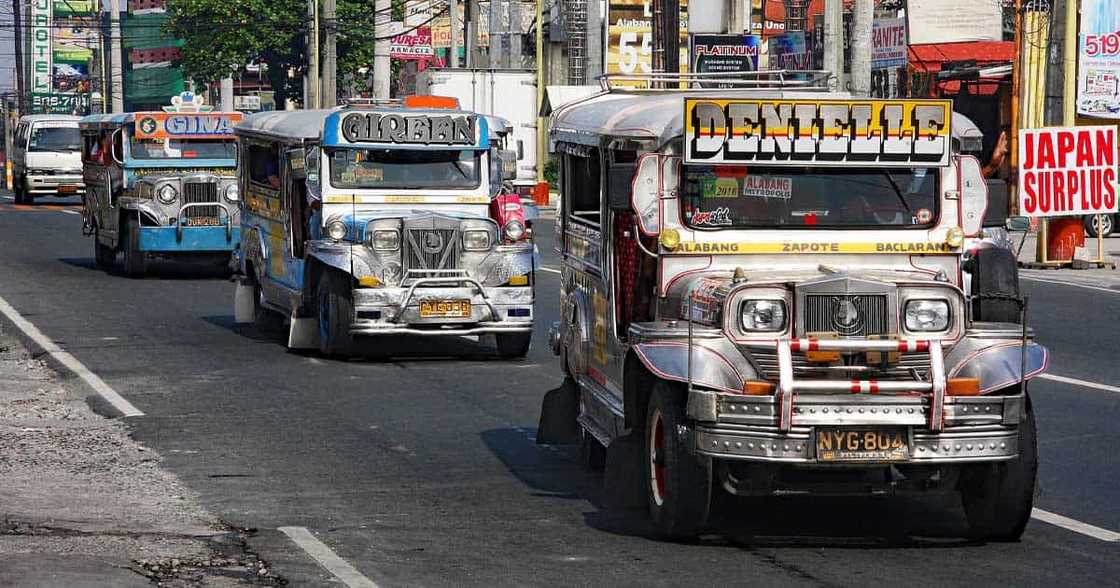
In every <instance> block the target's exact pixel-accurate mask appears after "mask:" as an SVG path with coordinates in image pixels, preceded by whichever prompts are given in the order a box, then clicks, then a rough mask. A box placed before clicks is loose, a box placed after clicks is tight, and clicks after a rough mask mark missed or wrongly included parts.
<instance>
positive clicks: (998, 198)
mask: <svg viewBox="0 0 1120 588" xmlns="http://www.w3.org/2000/svg"><path fill="white" fill-rule="evenodd" d="M987 183H988V209H987V210H986V211H985V212H984V226H985V227H1002V226H1003V224H1004V222H1006V221H1007V212H1008V211H1009V210H1011V202H1010V198H1011V191H1010V190H1008V189H1007V182H1006V181H1004V180H999V179H989V180H988V181H987Z"/></svg>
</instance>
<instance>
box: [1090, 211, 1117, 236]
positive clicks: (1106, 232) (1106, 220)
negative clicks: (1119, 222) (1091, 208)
mask: <svg viewBox="0 0 1120 588" xmlns="http://www.w3.org/2000/svg"><path fill="white" fill-rule="evenodd" d="M1100 219H1101V222H1100V229H1099V231H1098V229H1097V215H1095V214H1090V215H1087V216H1086V217H1085V232H1086V233H1087V234H1088V235H1089V236H1090V237H1094V238H1096V237H1097V233H1098V232H1099V233H1100V236H1101V237H1109V236H1111V235H1112V233H1113V232H1114V231H1115V230H1116V219H1115V218H1114V217H1113V216H1112V214H1102V215H1100Z"/></svg>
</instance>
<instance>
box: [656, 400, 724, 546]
mask: <svg viewBox="0 0 1120 588" xmlns="http://www.w3.org/2000/svg"><path fill="white" fill-rule="evenodd" d="M685 394H686V392H685V390H684V389H683V388H682V387H681V386H679V385H677V384H673V383H670V382H667V381H665V380H658V381H657V382H656V383H655V384H654V387H653V392H652V395H651V397H650V400H649V407H648V409H647V410H646V422H645V434H644V436H643V437H644V438H645V443H644V444H643V448H644V452H643V457H644V458H645V459H643V463H645V473H646V476H645V480H646V483H645V487H646V498H647V502H648V505H649V514H650V518H651V519H652V520H653V524H654V528H655V530H656V533H657V535H658V536H659V537H661V538H663V539H671V540H688V539H694V538H695V537H696V536H697V535H699V534H700V532H701V531H703V529H704V527H705V525H706V524H707V522H708V512H709V508H710V506H711V495H712V486H711V483H712V467H711V460H710V459H709V458H706V457H702V456H699V455H696V454H695V453H694V452H693V450H692V446H691V443H692V436H691V435H690V434H689V423H688V418H687V416H686V413H685V404H686V401H687V399H686V398H685Z"/></svg>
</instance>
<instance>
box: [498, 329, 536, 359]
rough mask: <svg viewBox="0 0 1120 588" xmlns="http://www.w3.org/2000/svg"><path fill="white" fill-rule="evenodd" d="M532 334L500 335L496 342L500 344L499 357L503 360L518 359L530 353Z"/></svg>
mask: <svg viewBox="0 0 1120 588" xmlns="http://www.w3.org/2000/svg"><path fill="white" fill-rule="evenodd" d="M532 339H533V334H532V333H498V334H497V335H494V341H495V342H496V343H497V344H498V355H499V356H501V357H502V358H503V359H517V358H521V357H525V354H527V353H529V343H530V342H531V341H532Z"/></svg>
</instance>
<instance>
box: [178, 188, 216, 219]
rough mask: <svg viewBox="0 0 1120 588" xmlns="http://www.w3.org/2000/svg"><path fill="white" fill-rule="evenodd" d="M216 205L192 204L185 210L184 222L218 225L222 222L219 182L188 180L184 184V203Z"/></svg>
mask: <svg viewBox="0 0 1120 588" xmlns="http://www.w3.org/2000/svg"><path fill="white" fill-rule="evenodd" d="M210 203H213V204H214V206H190V207H186V210H184V211H183V217H184V219H185V220H184V222H185V223H186V224H187V225H188V226H217V225H220V224H222V223H221V220H222V219H221V206H219V205H218V184H216V183H211V182H186V183H184V184H183V205H184V206H185V205H187V204H210Z"/></svg>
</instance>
